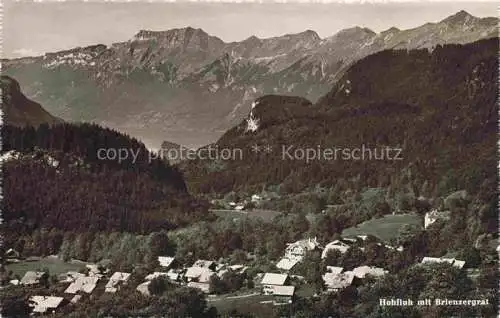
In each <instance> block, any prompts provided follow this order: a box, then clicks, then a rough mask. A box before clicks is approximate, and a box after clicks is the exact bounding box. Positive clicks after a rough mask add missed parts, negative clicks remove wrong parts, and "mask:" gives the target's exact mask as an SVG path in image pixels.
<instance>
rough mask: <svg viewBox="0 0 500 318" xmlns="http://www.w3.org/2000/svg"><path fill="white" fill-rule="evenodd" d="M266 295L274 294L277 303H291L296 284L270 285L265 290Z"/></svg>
mask: <svg viewBox="0 0 500 318" xmlns="http://www.w3.org/2000/svg"><path fill="white" fill-rule="evenodd" d="M264 294H265V295H272V296H274V298H275V301H274V302H275V303H276V304H283V303H285V304H286V303H291V302H292V301H293V295H294V294H295V286H279V285H270V286H269V287H268V288H266V289H265V290H264Z"/></svg>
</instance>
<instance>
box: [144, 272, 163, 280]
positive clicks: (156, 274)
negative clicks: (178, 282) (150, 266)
mask: <svg viewBox="0 0 500 318" xmlns="http://www.w3.org/2000/svg"><path fill="white" fill-rule="evenodd" d="M162 276H163V277H167V278H168V273H167V272H154V273H152V274H149V275H147V276H146V277H145V279H146V280H153V279H155V278H158V277H162Z"/></svg>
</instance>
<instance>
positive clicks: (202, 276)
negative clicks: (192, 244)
mask: <svg viewBox="0 0 500 318" xmlns="http://www.w3.org/2000/svg"><path fill="white" fill-rule="evenodd" d="M213 275H215V272H214V271H213V270H211V269H209V268H204V267H198V266H193V267H189V268H188V269H187V271H186V274H184V277H185V279H186V280H187V282H193V281H194V282H199V283H208V282H209V281H210V278H211V277H212V276H213Z"/></svg>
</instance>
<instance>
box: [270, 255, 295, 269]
mask: <svg viewBox="0 0 500 318" xmlns="http://www.w3.org/2000/svg"><path fill="white" fill-rule="evenodd" d="M298 263H299V260H298V259H290V258H288V257H283V258H282V259H281V260H280V261H279V262H278V263H277V264H276V267H277V268H279V269H283V270H286V271H289V270H291V269H292V268H293V267H294V266H295V265H297V264H298Z"/></svg>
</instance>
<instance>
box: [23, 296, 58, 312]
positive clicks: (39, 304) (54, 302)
mask: <svg viewBox="0 0 500 318" xmlns="http://www.w3.org/2000/svg"><path fill="white" fill-rule="evenodd" d="M63 301H64V298H63V297H55V296H31V297H30V298H29V305H30V307H33V312H34V313H40V314H44V313H48V312H50V313H54V312H55V311H56V309H57V308H59V307H60V306H61V305H62V304H63Z"/></svg>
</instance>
